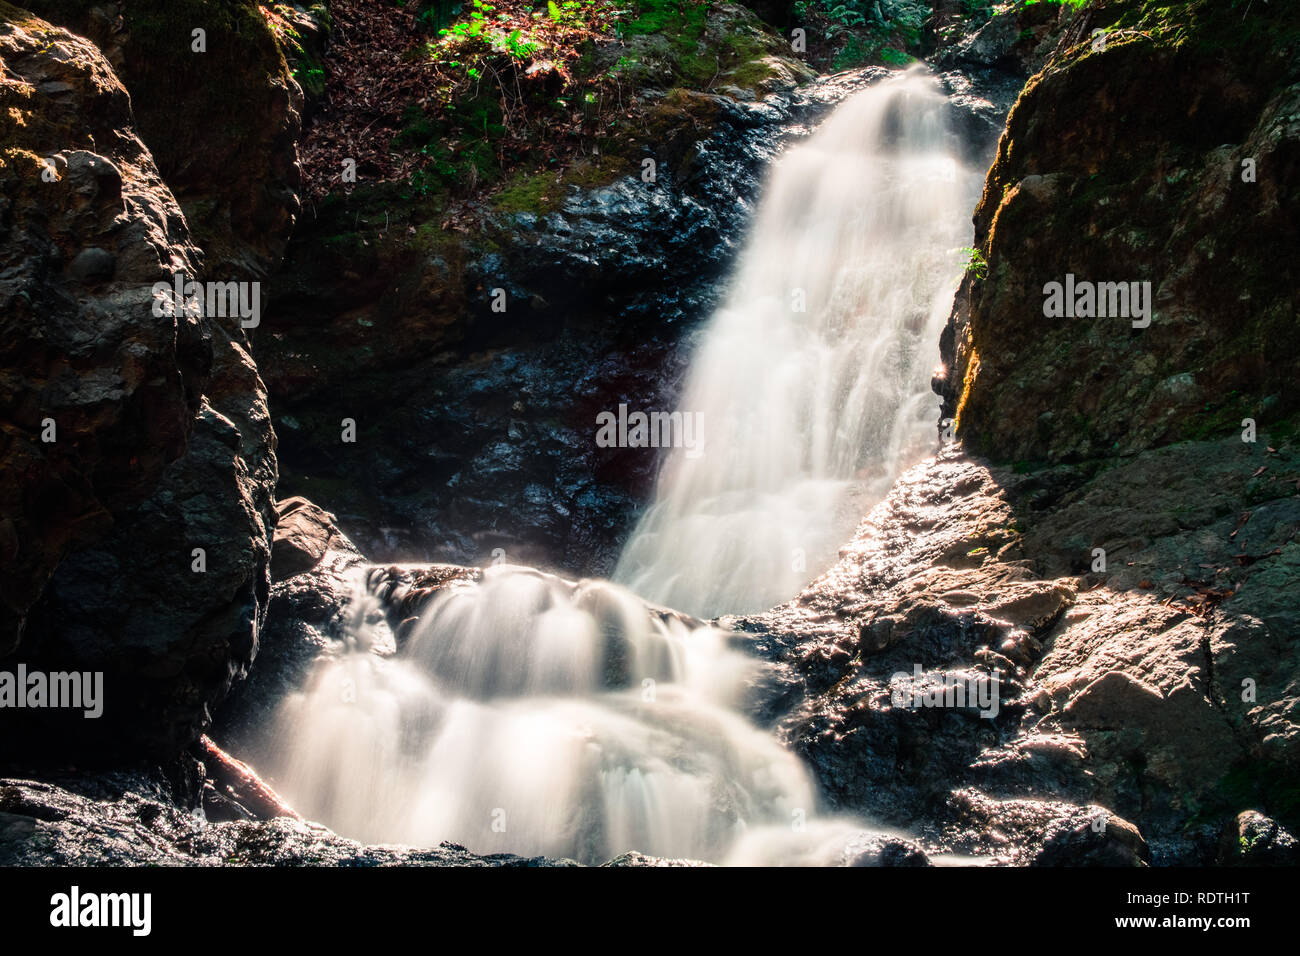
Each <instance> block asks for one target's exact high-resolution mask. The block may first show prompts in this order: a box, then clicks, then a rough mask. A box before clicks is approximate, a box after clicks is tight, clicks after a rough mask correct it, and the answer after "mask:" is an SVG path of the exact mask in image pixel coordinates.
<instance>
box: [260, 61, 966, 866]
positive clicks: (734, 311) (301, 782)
mask: <svg viewBox="0 0 1300 956" xmlns="http://www.w3.org/2000/svg"><path fill="white" fill-rule="evenodd" d="M971 189H972V186H971V182H970V177H969V175H968V174H967V173H966V172H965V171H963V170H961V169H960V168H959V167H958V166H957V163H956V161H955V160H954V158H953V155H952V153H951V152H950V142H949V138H948V134H947V131H946V130H945V128H944V124H943V121H942V100H941V98H940V96H939V95H938V93H937V92H936V91H935V90H934V88H933V87H932V85H931V81H930V80H928V79H926V78H924V77H922V76H918V75H907V76H903V77H899V78H895V79H893V80H890V81H888V82H885V83H882V84H880V85H879V86H877V87H875V88H873V89H872V90H869V91H867V92H864V93H862V94H859V95H858V96H856V97H855V98H854V99H852V100H850V101H848V102H846V103H845V104H843V105H842V106H841V107H840V108H839V109H838V110H837V111H836V112H835V113H834V114H833V115H832V117H831V118H830V119H829V120H828V121H827V123H826V124H825V125H824V126H823V128H822V129H821V130H820V131H819V132H818V133H816V134H815V135H814V136H813V137H811V138H810V139H809V140H808V141H807V142H805V143H803V144H802V145H800V146H798V147H796V148H795V149H793V150H791V151H790V153H789V154H788V155H787V156H786V157H785V159H784V160H783V161H782V162H781V163H780V164H779V166H778V167H777V168H776V170H775V171H774V174H773V176H772V180H771V182H770V184H769V187H768V190H767V193H766V195H765V197H764V199H763V201H762V204H761V206H760V209H759V211H758V215H757V219H756V222H755V223H754V227H753V234H752V237H751V239H750V242H749V247H748V249H747V250H746V252H745V253H744V255H743V257H742V260H741V263H740V266H739V271H738V273H737V276H736V277H735V282H734V291H733V293H732V295H731V298H730V300H729V301H728V303H727V305H726V306H725V307H724V308H723V309H721V310H720V311H719V313H718V314H717V315H716V316H715V317H714V319H713V322H712V325H711V326H710V328H709V329H708V331H707V332H706V334H705V336H704V339H703V345H702V346H701V348H700V352H699V354H698V356H697V357H696V359H695V361H694V363H693V366H692V371H691V375H690V381H689V382H688V384H687V387H686V391H685V397H684V399H683V405H682V407H683V408H684V409H686V410H688V411H703V412H704V414H705V418H706V422H705V429H706V432H705V434H706V442H707V446H706V448H705V450H704V454H703V455H702V456H701V457H699V458H697V459H694V460H692V459H687V458H686V457H685V456H681V457H675V456H674V457H670V458H669V459H668V460H667V461H666V462H665V465H664V469H663V473H662V476H661V479H660V484H659V493H658V500H657V502H656V503H655V505H654V507H653V508H652V509H650V511H649V512H648V513H647V514H646V516H645V518H644V520H643V521H642V522H641V525H640V527H639V529H638V531H637V534H636V536H635V538H634V539H633V540H632V542H631V543H630V544H629V545H628V548H627V551H626V553H625V555H624V558H623V561H622V563H621V564H620V567H619V571H618V577H619V579H620V580H621V581H622V582H624V583H625V584H626V585H628V587H629V588H630V590H629V589H625V588H624V587H621V586H619V585H615V584H611V583H609V582H603V581H583V582H577V583H573V582H567V581H563V580H561V579H559V578H555V577H551V576H548V575H543V574H540V573H538V572H535V571H530V570H528V569H523V568H511V567H500V568H493V569H490V570H489V571H488V572H487V573H486V575H485V577H484V579H483V581H482V582H481V583H473V582H465V581H461V582H456V583H453V584H450V585H447V586H445V587H444V588H443V589H442V591H441V592H440V593H439V595H438V597H436V598H435V599H434V602H433V603H432V604H431V605H430V606H429V607H428V608H426V609H425V611H424V612H423V614H422V615H421V617H420V621H419V623H418V625H417V626H416V628H415V630H414V631H413V633H411V635H410V636H409V638H408V639H407V640H406V642H405V643H404V644H403V646H402V647H401V648H400V649H399V650H398V651H397V653H396V654H393V655H390V656H380V655H377V654H375V653H372V650H371V646H370V645H371V643H372V641H373V640H374V638H375V634H374V633H372V631H373V628H374V625H373V624H367V623H366V621H367V616H366V614H365V613H364V612H365V611H366V610H367V602H369V603H370V605H372V607H371V608H370V610H373V603H374V598H372V597H369V596H368V595H366V594H365V592H364V589H361V588H359V589H358V596H357V598H356V604H355V605H354V611H355V614H354V619H353V624H352V629H351V639H350V649H349V650H347V651H345V652H343V653H341V654H339V655H337V656H333V657H329V658H327V659H324V660H322V661H321V662H320V663H319V664H318V665H317V667H316V669H315V671H314V672H313V674H312V675H311V678H310V680H309V682H308V684H307V686H306V687H305V688H304V689H303V690H302V691H301V692H300V693H297V694H294V695H292V696H291V697H290V698H289V699H288V700H286V701H285V703H284V704H283V706H282V707H281V709H280V712H279V714H278V715H277V718H276V722H275V726H274V727H273V728H271V730H270V733H269V734H268V736H267V742H266V746H265V748H264V750H265V752H264V753H263V754H261V755H259V757H258V763H259V767H260V769H262V770H264V771H265V772H266V773H267V775H268V776H269V777H270V778H271V779H272V781H273V782H274V784H275V785H276V787H277V788H278V789H279V790H280V792H281V793H282V795H283V796H284V797H285V798H286V799H288V800H289V802H290V803H291V804H292V805H293V806H294V807H295V808H297V809H298V810H299V811H300V812H302V813H303V814H304V815H305V816H307V817H309V818H311V819H315V820H319V821H321V822H323V823H325V824H327V825H329V826H330V827H332V828H333V829H335V830H337V831H338V832H340V833H343V834H345V835H347V836H350V837H354V838H356V839H359V840H363V841H367V842H390V843H404V844H410V845H416V846H431V845H436V844H437V843H439V842H441V841H445V840H450V841H453V842H457V843H461V844H463V845H465V846H467V847H469V848H470V849H471V850H474V851H477V852H493V851H508V852H511V853H517V854H545V855H548V856H555V857H571V858H575V859H578V860H582V861H587V862H596V861H602V860H607V859H610V858H612V857H614V856H616V855H618V854H620V853H623V852H626V851H629V850H639V851H642V852H645V853H649V854H653V855H658V856H665V857H687V858H693V859H702V860H710V861H717V862H729V863H736V864H792V865H799V864H818V865H825V864H842V863H846V862H851V861H853V860H854V859H856V858H857V856H858V853H859V850H860V848H861V846H862V845H863V842H864V840H865V839H866V838H867V837H868V836H869V835H870V832H871V831H870V830H869V829H868V828H867V827H866V826H865V825H864V824H863V823H861V822H860V821H854V820H848V819H844V818H835V819H831V818H827V817H825V816H822V815H819V814H818V812H817V803H818V801H817V793H816V787H815V784H814V781H813V779H812V777H811V775H810V773H809V772H808V770H807V768H806V767H805V766H804V765H803V764H802V763H801V762H800V760H799V759H798V758H796V757H795V756H794V755H793V754H792V753H790V752H789V751H788V750H786V749H785V748H784V747H782V746H781V745H780V744H779V743H778V742H777V740H776V739H775V738H774V737H773V736H771V735H770V734H768V733H767V732H765V731H763V730H760V729H758V728H757V727H755V726H754V725H753V724H752V723H751V722H750V721H749V720H748V719H747V718H746V717H745V716H744V712H745V711H744V704H745V702H746V700H747V699H748V696H749V695H750V694H751V693H752V691H753V686H754V682H755V680H756V678H758V677H759V676H760V669H761V667H762V666H764V665H762V664H760V663H759V662H758V661H757V660H755V659H754V658H751V657H749V656H747V655H745V654H743V653H741V652H739V651H738V650H736V649H734V648H733V647H732V646H731V644H730V643H729V639H728V635H726V634H725V633H724V632H722V631H720V630H718V629H717V628H715V627H710V626H699V625H694V624H690V623H686V622H685V621H684V620H682V619H681V618H680V616H676V615H670V614H664V613H661V612H660V611H657V610H655V609H653V608H650V607H648V606H647V605H646V604H645V603H644V602H643V601H642V600H641V599H640V598H638V597H637V596H635V595H634V594H633V593H632V592H633V591H636V592H638V593H640V594H641V595H643V596H645V597H646V598H649V599H651V600H653V601H656V602H657V603H659V604H662V605H666V606H670V607H677V608H680V609H682V610H685V611H690V612H695V613H703V614H705V615H711V614H713V613H715V612H719V611H738V610H746V609H757V608H762V607H766V606H769V605H771V604H773V603H776V602H778V601H780V600H782V599H785V598H788V597H790V596H791V595H792V594H794V593H795V592H796V591H797V589H798V587H799V586H800V585H801V584H802V583H804V581H806V580H807V579H808V578H809V577H810V576H811V575H812V574H813V573H815V572H816V571H817V570H818V569H819V568H820V567H821V566H823V565H825V564H826V563H827V562H828V561H829V556H830V555H831V554H833V551H834V549H835V547H836V546H837V545H839V544H841V543H842V542H843V540H845V539H847V537H848V532H849V529H851V527H852V524H853V523H854V522H855V521H856V520H857V519H858V518H859V517H860V515H861V513H862V511H863V507H864V503H863V502H861V501H859V500H857V499H855V492H856V493H858V494H860V495H865V496H867V497H870V496H872V495H876V494H879V493H880V491H882V490H883V488H884V486H885V485H886V484H887V483H888V482H889V481H890V480H891V479H892V478H893V476H894V474H895V472H896V471H897V470H898V468H899V467H900V466H901V464H902V463H903V462H905V461H906V460H907V459H908V458H909V457H910V456H912V455H913V454H916V453H917V451H918V449H919V447H920V446H922V445H923V444H924V443H925V442H926V441H932V440H933V432H932V429H933V419H934V413H935V409H934V401H933V399H932V397H931V396H930V395H929V392H928V381H929V375H930V372H931V370H932V368H933V366H934V364H935V361H936V358H937V356H936V354H935V343H936V342H937V340H938V334H939V329H940V326H941V324H942V322H943V319H944V317H945V315H946V311H947V308H948V305H949V304H950V302H951V293H952V290H953V285H954V283H955V279H956V276H957V275H958V273H959V272H960V263H959V260H958V258H957V256H956V254H955V248H956V247H957V246H960V245H963V244H964V243H965V241H966V235H967V230H968V226H967V225H966V222H967V213H968V210H969V208H970V204H971V201H972V200H971V195H970V193H971ZM796 290H800V293H801V294H802V295H803V296H804V297H805V302H806V311H795V310H794V309H793V308H792V302H793V300H792V296H793V295H794V294H795V293H796ZM799 554H802V555H803V559H802V561H801V560H798V555H799ZM371 619H373V615H372V617H371Z"/></svg>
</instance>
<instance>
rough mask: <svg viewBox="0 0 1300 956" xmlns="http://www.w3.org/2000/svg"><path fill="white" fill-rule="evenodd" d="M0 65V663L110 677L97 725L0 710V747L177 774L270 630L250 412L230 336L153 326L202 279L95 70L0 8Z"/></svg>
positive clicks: (269, 502) (247, 384)
mask: <svg viewBox="0 0 1300 956" xmlns="http://www.w3.org/2000/svg"><path fill="white" fill-rule="evenodd" d="M0 59H2V60H3V69H4V75H5V78H6V80H7V82H6V83H5V85H4V87H3V93H0V95H3V96H4V97H5V99H6V101H7V102H6V107H7V108H6V111H5V118H4V119H3V120H0V123H4V125H5V126H6V127H7V129H6V130H5V136H4V140H5V143H6V148H5V151H4V154H3V162H4V164H5V166H6V175H5V177H4V187H3V188H4V195H3V205H0V217H3V220H4V230H3V234H4V237H5V238H4V251H3V262H4V268H3V273H2V274H3V280H0V300H2V302H0V305H2V306H3V309H2V314H3V319H2V320H0V321H3V323H4V327H3V344H0V348H2V349H3V350H4V355H3V361H0V368H3V370H4V371H3V373H2V374H3V389H4V392H5V393H6V394H5V400H4V402H3V408H4V412H3V444H0V459H3V470H2V471H0V474H3V479H0V499H2V500H3V504H4V511H3V514H4V519H3V524H0V528H3V537H4V549H3V554H2V556H0V560H3V561H4V562H5V573H4V593H3V598H4V620H3V630H2V631H0V663H3V665H4V666H5V667H12V666H13V665H14V664H16V663H18V662H22V663H26V664H28V665H29V666H30V667H32V668H41V669H45V670H58V671H68V670H77V671H103V672H104V675H105V676H104V696H105V710H104V715H103V716H102V717H101V718H99V719H90V720H88V719H82V718H81V716H80V714H79V713H76V712H74V713H73V714H72V715H69V714H68V712H66V711H65V712H59V711H50V710H46V711H33V710H28V711H17V710H9V709H6V710H5V711H4V712H3V720H4V722H5V732H4V733H3V735H0V740H2V741H3V743H2V744H0V746H3V747H4V748H5V750H6V751H10V752H12V751H15V750H31V749H37V750H39V751H41V752H42V753H43V754H44V755H46V756H48V757H49V758H50V759H64V758H65V757H67V756H70V755H71V754H73V753H78V754H82V755H93V756H94V757H97V758H100V759H112V758H114V757H120V756H124V755H125V756H132V755H140V754H143V753H148V754H169V753H175V752H177V751H179V750H180V749H181V748H183V747H184V746H185V745H186V744H188V743H189V742H190V740H191V739H193V737H194V736H195V735H196V734H197V733H198V732H199V729H200V728H201V727H202V726H203V725H204V723H205V722H206V721H207V720H208V717H209V711H210V709H211V708H212V707H214V706H215V704H216V702H217V701H219V700H220V699H221V698H222V697H223V696H224V694H225V693H226V691H227V690H228V689H229V687H230V684H231V682H232V680H233V679H234V678H235V677H236V676H238V675H239V674H241V673H242V672H243V671H244V670H245V669H246V668H247V667H248V665H249V663H250V662H251V660H252V658H253V655H254V653H255V650H256V645H257V633H258V628H259V626H260V624H261V621H262V618H263V616H264V614H265V610H266V604H267V597H268V590H269V554H270V535H271V531H272V529H273V527H274V509H273V488H274V484H275V476H276V465H275V456H274V446H275V437H274V433H273V432H272V429H271V423H270V416H269V414H268V411H267V407H266V395H265V390H264V389H263V387H262V384H261V380H260V379H259V377H258V374H257V369H256V367H255V366H254V365H253V363H252V360H251V358H250V357H249V354H248V345H247V342H246V341H245V339H244V336H243V333H242V331H241V330H240V329H239V328H238V325H237V322H236V321H234V320H228V319H226V320H216V319H208V318H199V317H195V316H191V315H185V314H182V315H180V316H176V317H173V316H156V315H154V308H153V305H154V296H153V292H152V287H153V285H154V283H156V282H160V281H161V282H167V283H170V282H171V280H172V276H173V273H176V272H184V273H185V274H186V275H187V276H190V277H197V278H200V279H202V278H204V273H203V270H202V266H201V261H202V255H201V253H200V252H199V250H198V248H197V246H196V245H195V244H194V243H193V241H192V239H191V236H190V232H189V230H188V228H187V225H186V220H185V218H184V216H183V214H182V212H181V210H180V207H179V206H178V205H177V203H176V201H175V200H174V199H173V197H172V194H171V192H170V191H169V190H168V188H167V186H166V185H165V184H164V182H163V180H162V179H161V177H160V176H159V173H158V170H157V168H156V166H155V164H154V160H153V158H152V155H151V153H150V152H149V150H148V149H147V148H146V146H145V145H144V143H143V142H142V141H141V139H140V138H139V136H138V134H137V125H136V122H135V118H134V116H133V115H132V112H131V101H130V98H129V97H128V94H127V91H126V90H125V88H124V87H123V86H122V84H121V83H120V82H119V81H118V79H117V78H116V76H115V74H114V72H113V70H112V68H111V67H110V65H109V63H108V61H107V60H106V59H105V58H104V56H103V55H102V54H101V53H100V52H99V51H98V49H96V47H95V46H94V45H93V44H91V43H90V42H89V41H87V40H84V39H81V38H79V37H76V36H74V35H73V34H71V33H68V32H66V31H64V30H61V29H58V28H55V27H52V26H51V25H50V24H48V23H45V22H43V21H40V20H37V19H35V18H33V17H31V16H30V15H28V14H26V13H23V12H21V11H18V10H16V9H15V8H12V7H9V6H7V5H4V6H0ZM47 160H48V161H49V162H50V163H51V164H52V168H53V170H54V172H53V173H52V174H49V173H46V174H45V175H43V172H44V171H45V170H46V168H47V167H46V161H47ZM222 278H224V277H222ZM47 419H48V420H52V422H53V427H54V429H55V432H54V438H55V440H54V441H49V442H47V441H43V440H42V438H43V434H44V429H45V425H46V424H47ZM195 549H202V550H203V552H204V560H205V562H206V570H203V571H196V570H195V556H194V550H195Z"/></svg>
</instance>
